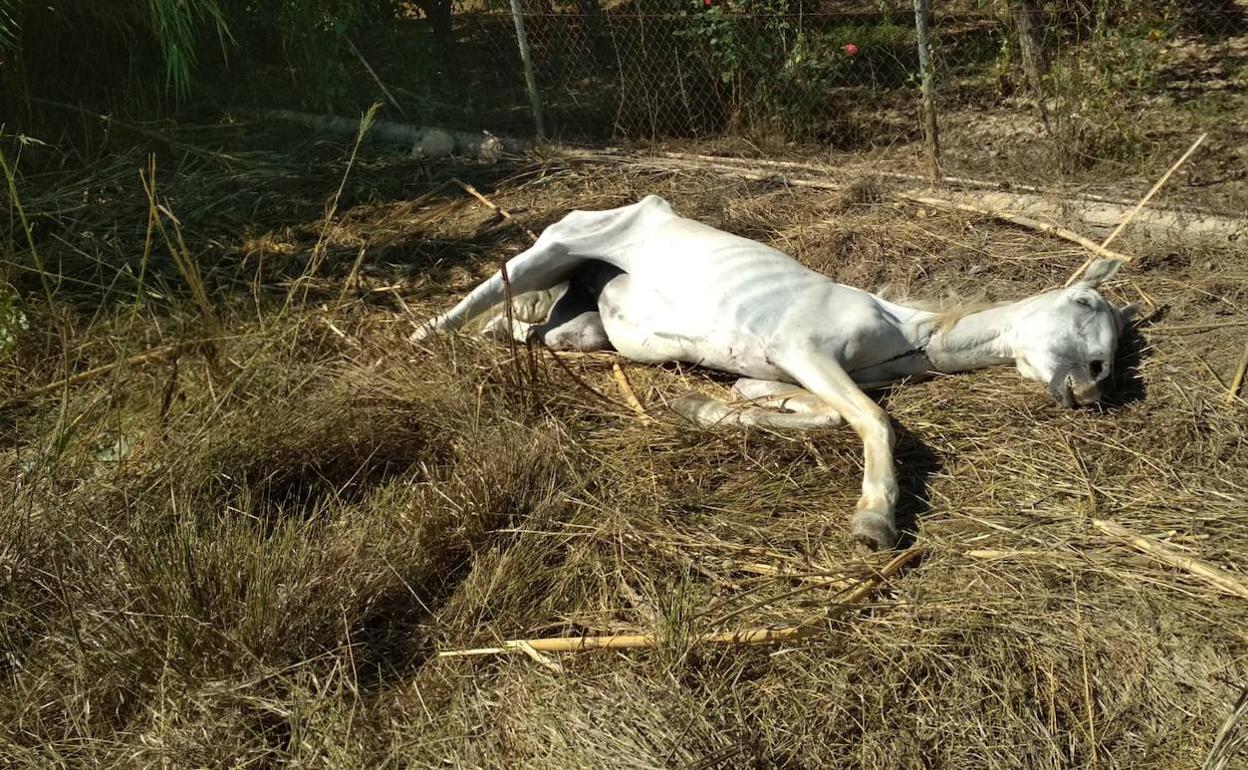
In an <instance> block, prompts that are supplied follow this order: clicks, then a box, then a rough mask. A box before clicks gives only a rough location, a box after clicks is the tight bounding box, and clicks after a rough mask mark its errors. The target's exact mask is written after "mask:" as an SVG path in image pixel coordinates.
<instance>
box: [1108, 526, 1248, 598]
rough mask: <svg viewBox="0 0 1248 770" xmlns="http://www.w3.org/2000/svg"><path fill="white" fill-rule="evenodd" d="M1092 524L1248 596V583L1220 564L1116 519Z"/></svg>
mask: <svg viewBox="0 0 1248 770" xmlns="http://www.w3.org/2000/svg"><path fill="white" fill-rule="evenodd" d="M1092 526H1094V527H1096V528H1097V529H1099V530H1100V531H1102V532H1104V533H1105V534H1107V535H1111V536H1113V537H1118V538H1122V539H1123V540H1126V541H1127V542H1128V543H1130V545H1131V547H1132V548H1134V549H1136V550H1137V551H1140V552H1141V553H1144V554H1147V555H1148V556H1151V557H1153V558H1154V559H1156V560H1157V561H1159V562H1161V563H1163V564H1168V565H1170V566H1172V567H1178V568H1179V569H1181V570H1184V571H1185V572H1188V573H1190V574H1192V575H1194V576H1196V577H1198V578H1200V579H1201V580H1203V581H1205V582H1206V583H1208V584H1209V585H1211V586H1213V587H1215V588H1218V589H1220V590H1222V591H1225V592H1226V593H1229V594H1235V595H1236V596H1239V597H1240V598H1243V599H1248V585H1244V584H1243V583H1241V582H1240V581H1239V580H1238V579H1236V578H1235V577H1233V576H1232V575H1231V573H1229V572H1227V571H1226V570H1224V569H1222V568H1221V567H1218V566H1217V565H1214V564H1210V563H1209V562H1207V561H1203V560H1201V559H1197V558H1195V557H1192V556H1187V555H1184V554H1181V553H1179V552H1177V551H1175V550H1173V549H1171V548H1169V547H1168V546H1164V545H1162V544H1161V543H1158V542H1157V541H1156V540H1152V539H1150V538H1147V537H1142V536H1140V535H1137V534H1135V533H1134V532H1132V531H1131V530H1129V529H1127V528H1126V527H1124V526H1122V525H1121V524H1116V523H1114V522H1112V521H1103V520H1101V519H1093V520H1092Z"/></svg>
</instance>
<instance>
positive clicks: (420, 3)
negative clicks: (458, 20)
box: [416, 0, 455, 72]
mask: <svg viewBox="0 0 1248 770" xmlns="http://www.w3.org/2000/svg"><path fill="white" fill-rule="evenodd" d="M416 6H417V7H418V8H420V10H421V12H422V13H424V14H425V18H426V19H428V20H429V29H430V30H431V31H432V32H433V46H434V53H435V55H436V56H437V57H438V58H439V59H441V60H442V63H443V65H444V66H443V71H444V72H453V71H454V69H455V68H454V58H455V34H454V30H453V29H452V27H451V11H452V10H453V6H452V4H451V0H416Z"/></svg>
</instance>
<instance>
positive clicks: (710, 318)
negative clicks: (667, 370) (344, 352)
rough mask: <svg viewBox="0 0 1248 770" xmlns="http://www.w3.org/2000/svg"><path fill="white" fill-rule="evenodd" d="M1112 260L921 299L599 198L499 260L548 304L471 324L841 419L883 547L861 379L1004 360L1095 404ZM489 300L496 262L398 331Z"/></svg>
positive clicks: (869, 539) (1102, 376) (886, 436)
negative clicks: (1034, 280) (999, 287)
mask: <svg viewBox="0 0 1248 770" xmlns="http://www.w3.org/2000/svg"><path fill="white" fill-rule="evenodd" d="M1120 264H1121V263H1120V262H1118V261H1115V260H1102V261H1100V262H1097V263H1095V264H1093V265H1092V266H1091V267H1090V268H1089V270H1088V272H1087V273H1086V274H1085V276H1084V277H1083V279H1082V280H1081V281H1079V282H1078V283H1075V284H1073V285H1072V286H1070V287H1069V288H1066V289H1058V290H1056V291H1049V292H1045V293H1043V294H1039V295H1037V296H1034V297H1029V298H1027V299H1024V300H1021V301H1018V302H1014V303H1003V304H998V305H992V306H988V307H984V308H978V309H970V310H965V311H962V312H953V313H948V312H931V311H926V310H920V309H917V308H913V307H907V306H904V305H899V304H894V303H892V302H887V301H885V300H883V299H881V298H879V297H877V296H874V295H872V294H869V293H867V292H865V291H862V290H859V289H855V288H852V287H849V286H843V285H841V284H838V283H836V282H834V281H832V280H831V279H830V278H827V277H826V276H823V275H820V274H819V273H816V272H814V271H813V270H809V269H807V268H806V267H803V266H802V265H800V264H799V263H798V262H797V261H795V260H794V259H792V258H791V257H789V256H788V255H786V254H784V253H782V252H780V251H777V250H776V249H773V248H771V247H769V246H765V245H763V244H760V243H756V242H754V241H751V240H748V239H746V238H741V237H738V236H735V235H732V234H729V233H726V232H723V231H720V230H716V229H715V228H712V227H709V226H707V225H704V224H701V223H699V222H695V221H693V220H690V219H686V218H684V217H681V216H679V215H678V214H676V213H675V212H674V211H673V210H672V207H671V206H670V205H669V204H668V203H667V201H665V200H663V199H662V198H659V197H657V196H653V195H651V196H647V197H646V198H644V199H642V200H641V201H640V202H638V203H635V204H633V205H630V206H624V207H622V208H618V209H612V210H609V211H574V212H572V213H570V214H568V215H567V216H566V217H564V218H563V219H562V220H560V221H559V222H556V223H555V224H553V225H551V226H550V227H548V228H547V229H546V231H545V232H543V233H542V235H541V237H540V238H539V239H538V240H537V243H535V244H534V245H533V246H532V248H530V249H528V250H526V251H525V252H523V253H521V254H519V255H517V256H516V257H514V258H512V259H511V260H509V261H508V262H507V274H508V280H509V282H510V284H511V287H510V288H511V291H512V293H513V305H515V306H517V308H518V309H523V305H524V303H525V301H526V299H527V301H528V302H529V303H530V304H532V303H533V302H534V297H537V298H539V299H541V298H543V297H544V298H545V299H548V300H552V301H553V306H552V307H551V308H550V310H549V313H548V314H547V313H545V312H538V313H537V314H536V316H535V314H534V312H533V311H532V309H530V312H529V313H527V314H526V313H518V315H522V316H525V317H526V318H527V319H529V320H515V318H514V316H513V328H512V329H510V330H507V329H506V319H505V317H504V316H501V315H500V316H499V317H498V318H496V319H495V321H494V322H493V323H491V324H490V325H489V326H488V327H487V329H486V331H487V332H492V333H499V332H501V333H507V332H508V331H510V333H511V334H513V335H514V336H515V337H516V338H517V339H520V340H522V341H530V340H534V341H540V342H541V343H543V344H545V345H547V346H549V347H550V348H553V349H557V350H608V349H612V348H614V349H615V350H616V351H618V352H619V353H620V355H622V356H624V357H626V358H629V359H632V360H634V361H641V362H646V363H661V362H667V361H683V362H688V363H692V364H700V365H703V366H707V367H712V368H715V369H719V370H722V371H725V372H730V373H734V374H738V375H741V376H743V377H745V378H748V379H742V380H740V381H738V383H737V385H736V390H737V391H738V392H739V393H740V394H741V395H743V396H745V397H746V398H750V399H764V400H770V402H771V403H772V404H773V405H777V406H780V407H781V408H784V409H787V410H789V411H788V412H787V413H782V412H774V411H768V410H765V409H762V408H747V409H737V410H734V409H733V408H731V407H729V406H727V405H726V404H722V403H719V402H716V401H713V400H710V399H706V398H692V397H691V398H686V399H683V400H682V402H681V403H680V404H679V406H678V411H680V412H682V413H683V414H685V415H687V416H689V417H691V418H692V419H694V420H696V421H698V422H700V423H703V424H709V423H716V422H725V421H728V422H735V423H738V424H750V425H762V426H769V427H779V428H784V427H789V428H817V427H826V426H830V425H836V424H839V423H841V422H842V421H844V422H847V423H849V425H850V426H851V427H852V428H853V429H854V430H855V431H856V432H857V434H858V435H859V436H860V437H861V439H862V441H863V448H864V460H865V462H864V466H865V471H864V474H863V479H862V497H861V498H860V499H859V501H858V505H857V510H856V512H855V513H854V517H853V522H852V527H853V534H854V537H855V538H856V539H857V540H859V541H860V542H862V543H864V544H866V545H867V546H869V547H872V548H891V547H893V546H894V544H895V543H896V541H897V528H896V523H895V520H894V510H895V508H896V505H897V481H896V477H895V472H894V467H893V457H892V452H893V443H894V437H893V430H892V427H891V425H890V424H889V421H888V417H887V415H886V414H885V413H884V410H883V409H881V408H880V406H879V405H878V404H876V403H875V402H874V401H872V400H871V399H870V398H868V397H867V395H866V394H865V393H863V391H862V388H861V387H860V386H861V385H863V384H867V383H886V382H890V381H896V380H900V379H902V378H905V377H913V376H916V375H921V374H924V373H926V372H959V371H965V370H968V369H975V368H979V367H984V366H991V365H994V364H1009V363H1013V364H1014V365H1015V366H1017V367H1018V370H1019V372H1020V373H1021V374H1022V375H1023V376H1024V377H1026V378H1028V379H1032V380H1037V381H1039V382H1042V383H1044V384H1045V385H1047V386H1048V390H1049V393H1050V394H1052V396H1053V398H1055V399H1056V400H1057V401H1058V402H1060V403H1061V404H1063V405H1064V406H1067V407H1073V406H1076V405H1087V404H1092V403H1095V402H1097V401H1099V400H1100V399H1101V395H1102V386H1103V384H1104V382H1105V381H1106V378H1108V377H1109V375H1110V371H1111V369H1112V367H1113V362H1114V356H1115V352H1116V350H1117V347H1118V339H1119V336H1120V335H1121V333H1122V331H1123V328H1124V327H1125V325H1126V324H1127V322H1128V321H1129V320H1130V318H1131V317H1132V316H1133V315H1134V313H1135V307H1134V305H1128V306H1126V307H1124V308H1121V309H1119V308H1115V307H1114V306H1113V305H1111V304H1110V303H1109V302H1107V301H1106V300H1105V299H1104V298H1102V297H1101V296H1100V295H1099V294H1098V293H1097V291H1096V289H1097V287H1098V286H1099V285H1100V284H1101V283H1103V282H1104V281H1106V280H1108V279H1109V278H1110V277H1112V276H1113V275H1114V273H1115V272H1116V271H1117V270H1118V267H1119V265H1120ZM533 292H545V294H544V295H538V294H532V293H533ZM503 298H504V283H503V278H502V275H501V272H500V273H499V274H495V275H494V276H493V277H491V278H490V279H488V280H486V281H485V282H484V283H482V284H481V285H480V286H478V287H477V288H476V289H474V290H473V291H472V292H471V293H469V294H468V296H467V297H465V298H464V299H463V301H461V302H460V303H459V304H457V305H456V306H455V307H454V308H453V309H452V310H450V311H449V312H447V313H445V314H444V315H442V316H439V317H438V318H436V319H434V320H433V321H432V322H430V324H429V325H428V326H427V327H426V328H424V329H422V330H421V331H418V332H417V333H416V334H415V335H413V337H412V341H413V342H417V341H419V340H421V339H423V338H424V337H425V336H427V335H428V334H430V333H433V332H437V331H452V330H456V329H460V328H461V327H463V325H464V324H465V323H467V322H468V321H470V320H472V319H474V318H475V317H477V316H479V315H481V314H482V313H484V312H486V311H488V310H490V309H491V308H494V307H495V306H497V305H499V304H500V303H502V302H503ZM538 304H542V303H540V302H539V303H538ZM546 304H550V303H546ZM534 321H540V322H534Z"/></svg>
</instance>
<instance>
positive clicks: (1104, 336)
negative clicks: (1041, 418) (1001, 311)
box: [1011, 259, 1137, 407]
mask: <svg viewBox="0 0 1248 770" xmlns="http://www.w3.org/2000/svg"><path fill="white" fill-rule="evenodd" d="M1121 265H1122V261H1121V260H1117V259H1102V260H1099V261H1097V262H1095V263H1093V264H1092V266H1091V267H1089V268H1088V271H1087V273H1085V274H1084V277H1083V278H1082V279H1081V280H1080V281H1078V282H1077V283H1074V284H1072V285H1071V286H1069V287H1067V288H1065V289H1058V290H1057V291H1050V292H1046V293H1044V294H1041V295H1039V296H1036V297H1033V298H1032V299H1031V300H1030V301H1027V302H1024V303H1020V308H1019V310H1020V313H1019V315H1018V316H1017V317H1016V318H1015V319H1014V323H1013V324H1012V326H1013V328H1012V330H1011V336H1012V338H1013V340H1012V341H1013V345H1012V347H1013V349H1014V355H1015V364H1016V365H1017V366H1018V371H1019V372H1020V373H1022V375H1023V376H1024V377H1026V378H1028V379H1030V380H1036V381H1038V382H1043V383H1044V384H1045V385H1047V386H1048V388H1049V394H1050V395H1052V396H1053V398H1054V399H1056V400H1057V402H1058V403H1060V404H1062V405H1063V406H1067V407H1074V406H1087V405H1089V404H1095V403H1097V402H1098V401H1100V400H1101V396H1102V385H1103V383H1104V382H1105V381H1106V379H1108V377H1109V375H1110V372H1111V371H1113V366H1114V356H1115V355H1116V354H1117V352H1118V339H1119V337H1120V336H1121V335H1122V332H1123V330H1124V329H1125V328H1126V326H1127V324H1128V323H1130V321H1131V319H1132V318H1134V317H1135V315H1136V311H1137V306H1136V305H1135V304H1134V303H1132V304H1130V305H1127V306H1125V307H1122V308H1116V307H1114V306H1113V305H1112V304H1110V303H1109V301H1107V300H1106V299H1105V298H1104V297H1102V296H1101V295H1100V294H1099V293H1098V292H1097V291H1096V289H1097V287H1098V286H1100V285H1101V284H1102V283H1104V282H1105V281H1108V280H1109V279H1110V278H1112V277H1113V275H1114V273H1116V272H1118V268H1119V267H1120V266H1121Z"/></svg>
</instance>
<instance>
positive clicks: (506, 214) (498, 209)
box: [451, 178, 537, 241]
mask: <svg viewBox="0 0 1248 770" xmlns="http://www.w3.org/2000/svg"><path fill="white" fill-rule="evenodd" d="M451 182H453V183H454V184H457V185H459V186H460V187H461V188H463V190H464V192H466V193H468V194H469V195H471V196H472V197H474V198H476V199H477V200H479V201H481V203H483V204H485V206H486V207H487V208H489V209H491V210H493V211H494V213H495V214H498V215H499V216H500V217H502V218H503V219H506V220H507V221H508V222H510V223H511V224H513V225H515V226H516V227H518V228H519V229H520V230H521V231H522V232H523V233H524V234H525V235H527V236H529V240H533V241H536V240H537V233H535V232H533V231H532V230H530V229H529V228H527V227H525V226H524V225H522V224H520V220H518V219H516V218H515V217H513V216H512V215H511V212H510V211H508V210H507V209H505V208H503V207H502V206H499V205H498V204H497V203H495V202H494V201H492V200H490V199H489V198H487V197H485V196H484V195H482V194H481V193H480V191H478V190H477V188H475V187H473V186H472V185H470V184H468V183H467V182H465V181H464V180H462V179H459V178H453V179H451Z"/></svg>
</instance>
